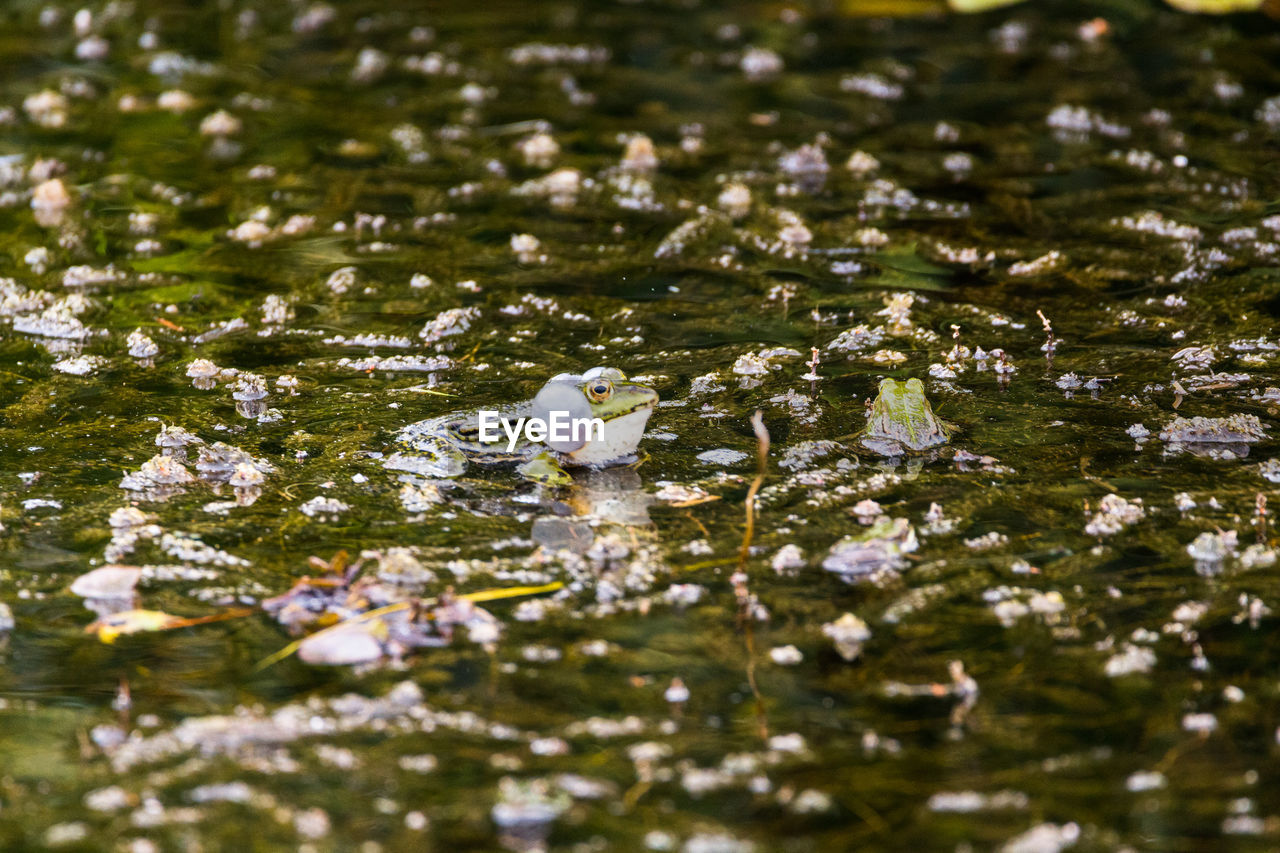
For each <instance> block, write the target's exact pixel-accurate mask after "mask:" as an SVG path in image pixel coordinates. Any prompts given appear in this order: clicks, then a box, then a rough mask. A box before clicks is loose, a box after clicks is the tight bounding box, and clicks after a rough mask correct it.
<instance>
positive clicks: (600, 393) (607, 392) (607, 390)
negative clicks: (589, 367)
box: [587, 379, 613, 403]
mask: <svg viewBox="0 0 1280 853" xmlns="http://www.w3.org/2000/svg"><path fill="white" fill-rule="evenodd" d="M587 396H588V397H590V398H591V402H593V403H603V402H604V401H605V400H608V399H609V398H610V397H612V396H613V383H612V382H610V381H609V380H608V379H593V380H591V381H590V382H589V383H587Z"/></svg>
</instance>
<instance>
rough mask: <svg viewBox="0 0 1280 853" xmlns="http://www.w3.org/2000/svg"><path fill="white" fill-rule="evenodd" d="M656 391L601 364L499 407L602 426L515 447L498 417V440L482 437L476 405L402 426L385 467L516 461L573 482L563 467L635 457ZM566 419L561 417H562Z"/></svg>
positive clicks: (434, 469) (431, 469)
mask: <svg viewBox="0 0 1280 853" xmlns="http://www.w3.org/2000/svg"><path fill="white" fill-rule="evenodd" d="M657 402H658V394H657V392H656V391H654V390H653V389H652V388H649V387H648V386H645V385H639V384H637V383H634V382H629V381H628V380H627V377H626V375H625V374H624V373H623V372H622V371H621V370H618V369H617V368H614V367H596V368H593V369H591V370H588V371H587V372H586V373H583V374H582V375H578V374H573V373H561V374H560V375H558V376H554V377H552V378H551V380H550V381H548V382H547V384H546V385H544V386H542V390H541V391H539V392H538V395H537V396H536V397H534V398H533V400H531V401H529V402H528V403H525V404H524V405H522V406H519V407H517V408H516V409H515V410H512V411H505V412H500V413H498V414H499V415H500V416H501V417H502V418H505V419H506V420H507V422H508V424H509V425H511V426H512V428H514V426H515V424H516V423H517V422H518V419H519V418H530V419H533V418H536V419H539V420H540V421H542V422H543V423H550V422H551V421H552V419H553V416H554V417H558V418H562V419H563V418H566V416H567V419H568V421H571V422H572V421H579V420H583V419H592V418H598V419H599V420H600V421H601V422H602V423H603V426H602V427H596V428H592V429H581V430H580V429H574V430H570V431H568V432H569V437H568V438H566V437H565V436H564V435H563V434H557V435H554V436H547V437H546V438H545V439H543V440H541V441H535V440H530V439H529V438H527V437H526V436H525V435H524V434H523V433H522V434H521V436H520V437H519V438H517V439H516V441H515V443H514V446H509V442H508V435H507V433H506V432H504V429H503V428H502V427H500V426H497V425H496V421H494V422H492V423H493V426H492V427H491V430H490V435H491V436H492V435H496V436H498V438H497V440H495V441H481V431H480V430H481V423H480V412H479V411H470V412H461V413H454V414H452V415H445V416H443V417H438V418H431V419H428V420H425V421H419V422H417V423H415V424H410V425H409V426H407V427H405V428H404V429H402V430H400V432H399V434H398V435H397V436H396V441H397V443H398V444H399V446H400V448H401V449H400V450H399V451H397V452H396V453H393V454H392V455H391V456H389V457H388V458H387V460H386V462H385V463H383V464H384V465H385V467H387V468H390V469H392V470H400V471H408V472H410V473H414V474H420V475H423V476H427V477H457V476H459V475H461V474H462V473H463V472H464V471H465V470H466V469H467V463H468V462H475V463H477V464H481V465H492V464H500V463H510V462H514V463H518V470H519V472H520V474H521V475H522V476H523V477H525V478H527V479H529V480H533V481H534V482H538V483H547V484H551V485H567V484H569V483H570V482H572V479H571V478H570V477H569V475H568V474H567V473H566V472H565V470H564V468H563V467H562V466H564V465H568V466H575V467H587V468H607V467H610V466H614V465H626V464H629V463H631V462H634V461H635V458H636V457H635V451H636V445H637V444H639V442H640V439H641V437H642V436H643V435H644V427H645V424H646V423H647V422H648V420H649V415H651V414H652V413H653V407H654V406H655V405H656V404H657ZM563 422H564V421H562V423H563Z"/></svg>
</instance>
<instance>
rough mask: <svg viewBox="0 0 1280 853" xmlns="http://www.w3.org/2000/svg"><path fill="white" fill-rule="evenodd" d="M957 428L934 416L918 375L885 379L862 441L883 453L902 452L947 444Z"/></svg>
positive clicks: (892, 454)
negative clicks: (899, 379) (907, 377)
mask: <svg viewBox="0 0 1280 853" xmlns="http://www.w3.org/2000/svg"><path fill="white" fill-rule="evenodd" d="M954 431H955V427H954V426H952V425H951V424H948V423H947V422H945V421H942V420H939V419H938V418H936V417H934V414H933V407H932V406H930V405H929V400H928V398H926V397H925V396H924V384H923V383H921V382H920V380H919V379H908V380H907V381H906V382H899V381H898V380H897V379H882V380H881V381H880V390H879V393H878V394H876V400H875V403H873V404H872V406H871V414H870V415H869V416H868V417H867V427H866V429H864V430H863V431H862V432H861V433H860V434H859V441H860V442H861V444H862V446H863V447H865V448H867V449H868V450H871V451H874V452H875V453H878V454H880V455H881V456H902V455H904V454H907V453H911V452H913V451H915V452H918V451H921V450H927V449H928V448H930V447H934V446H936V445H939V444H946V443H947V442H948V441H949V440H950V439H951V434H952V433H953V432H954Z"/></svg>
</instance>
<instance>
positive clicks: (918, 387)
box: [875, 378, 928, 417]
mask: <svg viewBox="0 0 1280 853" xmlns="http://www.w3.org/2000/svg"><path fill="white" fill-rule="evenodd" d="M925 405H928V401H927V399H926V398H925V396H924V383H922V382H921V381H920V380H919V379H914V378H912V379H908V380H907V381H906V382H900V381H898V380H897V379H881V380H880V386H879V389H878V393H877V394H876V402H875V406H876V408H877V409H879V408H881V407H883V411H884V412H885V413H892V414H896V415H902V416H904V417H905V416H908V413H910V412H912V411H916V410H920V409H922V408H923V407H924V406H925Z"/></svg>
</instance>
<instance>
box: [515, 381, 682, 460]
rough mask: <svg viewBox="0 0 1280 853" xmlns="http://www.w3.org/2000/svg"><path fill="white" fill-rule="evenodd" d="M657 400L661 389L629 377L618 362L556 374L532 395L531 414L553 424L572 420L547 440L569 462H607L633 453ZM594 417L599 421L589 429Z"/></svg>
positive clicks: (548, 444)
mask: <svg viewBox="0 0 1280 853" xmlns="http://www.w3.org/2000/svg"><path fill="white" fill-rule="evenodd" d="M657 402H658V392H656V391H654V390H653V389H652V388H650V387H648V386H646V385H638V384H636V383H634V382H629V381H627V377H626V374H624V373H623V372H622V371H621V370H618V369H617V368H616V367H594V368H592V369H591V370H588V371H587V372H586V373H583V374H582V375H581V376H579V375H578V374H575V373H561V374H560V375H559V376H553V377H552V378H551V379H550V381H548V382H547V384H546V385H544V386H542V390H541V391H539V392H538V396H536V397H534V398H533V407H532V408H533V411H532V415H533V417H537V418H542V419H543V420H545V421H546V422H547V423H548V425H550V426H553V427H554V424H553V418H556V419H559V420H561V421H562V422H564V421H567V422H568V423H569V424H570V426H569V427H568V428H567V429H562V430H561V431H560V433H561V434H560V435H557V434H556V433H555V432H554V431H553V433H552V438H549V439H548V440H547V446H548V447H550V448H551V449H552V450H555V451H557V452H558V453H561V454H563V455H564V456H565V457H566V458H567V459H568V460H569V462H571V463H573V464H575V465H606V464H608V463H610V462H614V461H616V460H618V459H621V458H623V457H626V456H630V455H631V454H633V453H635V450H636V445H638V444H639V443H640V438H641V437H642V436H643V435H644V426H645V424H646V423H647V422H648V420H649V415H651V414H653V407H654V406H655V405H656V404H657ZM593 419H595V420H598V422H599V423H598V424H592V425H591V426H590V427H589V428H588V426H587V423H586V422H590V421H592V420H593ZM579 423H581V428H578V424H579ZM565 433H567V438H565V437H564V434H565Z"/></svg>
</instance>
